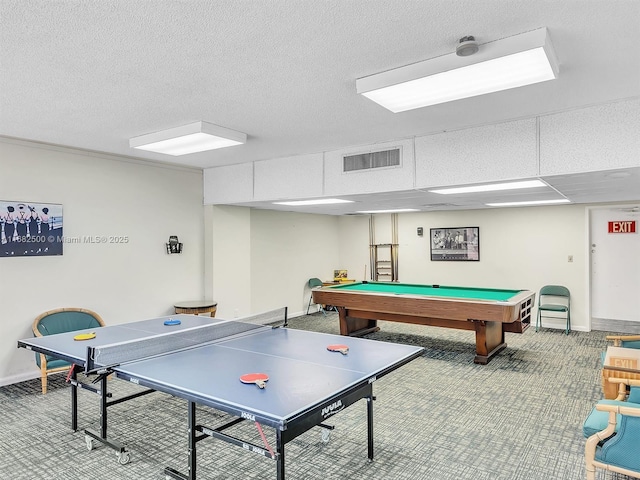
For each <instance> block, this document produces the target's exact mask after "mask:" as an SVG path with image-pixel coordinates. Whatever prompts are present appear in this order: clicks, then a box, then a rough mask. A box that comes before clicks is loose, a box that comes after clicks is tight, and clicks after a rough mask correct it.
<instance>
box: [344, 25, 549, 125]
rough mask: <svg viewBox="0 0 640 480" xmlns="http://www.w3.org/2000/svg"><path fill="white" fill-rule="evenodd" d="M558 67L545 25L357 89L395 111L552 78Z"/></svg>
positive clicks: (362, 82)
mask: <svg viewBox="0 0 640 480" xmlns="http://www.w3.org/2000/svg"><path fill="white" fill-rule="evenodd" d="M557 74H558V67H557V61H556V57H555V54H554V52H553V48H552V46H551V42H550V39H549V35H548V32H547V29H546V28H540V29H538V30H534V31H531V32H527V33H523V34H520V35H515V36H513V37H508V38H505V39H502V40H496V41H494V42H489V43H487V44H484V45H481V47H480V52H478V53H477V54H475V55H470V56H467V57H460V56H458V55H456V54H455V53H451V54H449V55H443V56H440V57H436V58H433V59H430V60H425V61H423V62H418V63H414V64H411V65H407V66H404V67H400V68H396V69H393V70H389V71H386V72H382V73H379V74H376V75H371V76H368V77H364V78H360V79H358V80H356V90H357V92H358V93H359V94H362V95H364V96H366V97H367V98H369V99H370V100H373V101H374V102H376V103H378V104H380V105H382V106H383V107H385V108H387V109H388V110H391V111H392V112H394V113H398V112H404V111H406V110H412V109H415V108H421V107H426V106H429V105H435V104H439V103H445V102H450V101H453V100H459V99H463V98H468V97H473V96H477V95H484V94H487V93H493V92H497V91H501V90H507V89H510V88H516V87H521V86H524V85H530V84H534V83H539V82H544V81H547V80H552V79H555V78H556V77H557Z"/></svg>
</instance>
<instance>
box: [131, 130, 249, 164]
mask: <svg viewBox="0 0 640 480" xmlns="http://www.w3.org/2000/svg"><path fill="white" fill-rule="evenodd" d="M246 141H247V135H246V134H245V133H242V132H237V131H235V130H230V129H228V128H224V127H220V126H218V125H214V124H213V123H208V122H195V123H190V124H188V125H182V126H180V127H176V128H170V129H168V130H162V131H159V132H155V133H149V134H147V135H141V136H139V137H134V138H132V139H131V140H129V146H130V147H131V148H137V149H140V150H147V151H149V152H156V153H163V154H165V155H173V156H180V155H188V154H190V153H197V152H204V151H207V150H215V149H218V148H224V147H231V146H234V145H241V144H243V143H246Z"/></svg>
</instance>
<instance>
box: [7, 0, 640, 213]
mask: <svg viewBox="0 0 640 480" xmlns="http://www.w3.org/2000/svg"><path fill="white" fill-rule="evenodd" d="M543 26H545V27H547V28H548V29H549V32H550V35H551V38H552V41H553V45H554V48H555V51H556V54H557V56H558V59H559V61H560V68H561V73H562V74H561V75H560V77H559V78H558V79H557V80H555V81H553V82H546V83H542V84H538V85H534V86H530V87H526V88H520V89H514V90H510V91H507V92H501V93H496V94H492V95H485V96H482V97H477V98H471V99H466V100H462V101H457V102H451V103H448V104H443V105H436V106H433V107H429V108H423V109H418V110H414V111H410V112H405V113H402V114H393V113H390V112H388V111H386V110H384V109H382V108H381V107H380V106H378V105H376V104H375V103H373V102H371V101H369V100H367V99H366V98H364V97H362V96H360V95H357V94H356V93H355V80H356V79H357V78H360V77H363V76H367V75H370V74H373V73H377V72H380V71H384V70H388V69H391V68H395V67H398V66H402V65H405V64H409V63H413V62H417V61H420V60H425V59H428V58H433V57H436V56H439V55H443V54H448V53H451V52H452V51H453V50H454V48H455V45H456V43H457V40H458V39H459V38H460V37H462V36H465V35H474V36H475V37H476V39H477V40H478V41H479V42H480V43H486V42H489V41H493V40H496V39H500V38H504V37H507V36H511V35H515V34H518V33H522V32H526V31H529V30H533V29H535V28H539V27H543ZM639 37H640V1H638V0H567V1H559V0H483V1H477V0H466V1H461V0H322V1H317V0H316V1H312V0H308V1H306V0H269V1H265V2H256V1H252V0H224V1H222V0H220V1H206V0H200V1H197V0H171V1H170V0H158V1H152V0H131V1H125V0H100V1H97V0H83V1H80V0H76V1H71V0H58V1H51V0H0V135H3V136H8V137H15V138H20V139H27V140H34V141H39V142H46V143H51V144H57V145H64V146H70V147H77V148H82V149H88V150H93V151H99V152H107V153H112V154H118V155H126V156H132V157H137V158H142V159H147V160H155V161H160V162H168V163H178V164H182V165H191V166H195V167H202V168H205V167H211V166H218V165H228V164H234V163H244V162H250V161H254V160H265V159H272V158H278V157H288V156H292V155H297V154H306V153H316V152H323V151H329V150H337V149H340V148H343V147H348V146H354V145H367V144H372V143H376V142H380V141H386V140H394V139H400V138H407V137H412V136H415V135H425V134H428V133H433V132H440V131H445V130H454V129H461V128H466V127H470V126H476V125H485V124H491V123H497V122H503V121H506V120H513V119H518V118H526V117H531V116H534V115H537V114H546V113H552V112H559V111H565V110H570V109H574V108H578V107H582V106H586V105H595V104H599V103H603V102H608V101H612V100H617V99H624V98H631V97H637V96H639V95H640V49H638V48H637V39H638V38H639ZM199 120H204V121H207V122H211V123H214V124H218V125H221V126H224V127H227V128H231V129H234V130H239V131H241V132H245V133H247V135H248V142H247V144H246V145H242V146H238V147H232V148H227V149H222V150H216V151H210V152H205V153H200V154H193V155H188V156H185V157H167V156H164V155H160V154H153V153H150V152H143V151H137V150H132V149H130V148H129V138H131V137H134V136H138V135H143V134H146V133H151V132H155V131H158V130H162V129H165V128H171V127H176V126H179V125H183V124H187V123H192V122H195V121H199ZM636 173H637V172H636ZM636 178H637V177H636ZM585 188H587V187H585ZM587 190H588V188H587ZM636 198H637V196H636ZM440 201H442V200H440ZM605 201H606V200H605Z"/></svg>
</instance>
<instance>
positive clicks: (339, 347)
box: [327, 343, 349, 355]
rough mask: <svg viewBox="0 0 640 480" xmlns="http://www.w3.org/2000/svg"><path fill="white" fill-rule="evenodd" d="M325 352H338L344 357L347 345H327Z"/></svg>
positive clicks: (347, 348) (347, 350)
mask: <svg viewBox="0 0 640 480" xmlns="http://www.w3.org/2000/svg"><path fill="white" fill-rule="evenodd" d="M327 350H329V351H330V352H340V353H341V354H343V355H346V354H347V353H349V346H348V345H343V344H341V343H340V344H334V345H327Z"/></svg>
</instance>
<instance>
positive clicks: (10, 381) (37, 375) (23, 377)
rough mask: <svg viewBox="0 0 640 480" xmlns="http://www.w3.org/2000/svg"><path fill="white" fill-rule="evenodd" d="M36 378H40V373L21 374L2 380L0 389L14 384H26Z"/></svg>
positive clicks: (0, 380) (0, 379)
mask: <svg viewBox="0 0 640 480" xmlns="http://www.w3.org/2000/svg"><path fill="white" fill-rule="evenodd" d="M34 378H40V371H37V372H27V373H19V374H17V375H12V376H10V377H2V378H0V387H2V386H4V385H13V384H14V383H20V382H26V381H27V380H33V379H34Z"/></svg>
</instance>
